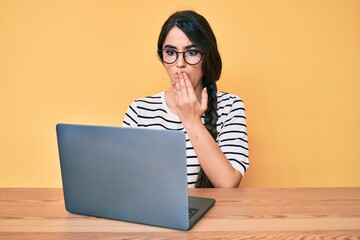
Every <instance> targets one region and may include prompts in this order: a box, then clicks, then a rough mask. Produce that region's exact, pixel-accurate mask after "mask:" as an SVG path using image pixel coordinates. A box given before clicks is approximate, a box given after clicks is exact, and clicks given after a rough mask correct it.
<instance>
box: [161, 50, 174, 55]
mask: <svg viewBox="0 0 360 240" xmlns="http://www.w3.org/2000/svg"><path fill="white" fill-rule="evenodd" d="M164 52H165V53H166V54H167V55H168V56H174V55H175V54H176V51H175V50H172V49H165V50H164Z"/></svg>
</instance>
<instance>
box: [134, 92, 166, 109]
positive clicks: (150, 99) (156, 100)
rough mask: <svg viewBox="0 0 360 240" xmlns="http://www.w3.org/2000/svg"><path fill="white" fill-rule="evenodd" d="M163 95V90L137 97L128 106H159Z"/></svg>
mask: <svg viewBox="0 0 360 240" xmlns="http://www.w3.org/2000/svg"><path fill="white" fill-rule="evenodd" d="M163 96H164V92H160V93H157V94H154V95H151V96H146V97H141V98H137V99H135V100H134V101H133V102H132V103H131V105H130V106H132V107H133V108H137V107H149V106H159V105H162V103H163Z"/></svg>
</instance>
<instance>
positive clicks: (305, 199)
mask: <svg viewBox="0 0 360 240" xmlns="http://www.w3.org/2000/svg"><path fill="white" fill-rule="evenodd" d="M189 192H190V194H191V195H194V196H202V197H211V198H215V199H216V204H215V206H214V207H213V208H212V209H210V211H209V212H208V213H207V214H206V215H205V216H204V217H203V218H202V219H201V220H200V222H198V223H197V224H196V225H195V227H194V228H193V229H192V230H190V231H187V232H185V231H178V230H172V229H166V228H160V227H152V226H146V225H141V224H134V223H127V222H121V221H114V220H107V219H101V218H95V217H87V216H81V215H75V214H71V213H68V212H67V211H66V210H65V208H64V200H63V195H62V189H6V188H3V189H0V239H360V188H297V189H190V190H189Z"/></svg>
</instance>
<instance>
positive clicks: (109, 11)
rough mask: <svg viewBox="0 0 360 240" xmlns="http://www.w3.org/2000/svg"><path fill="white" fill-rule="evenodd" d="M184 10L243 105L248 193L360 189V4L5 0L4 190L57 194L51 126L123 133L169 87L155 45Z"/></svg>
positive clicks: (0, 113)
mask: <svg viewBox="0 0 360 240" xmlns="http://www.w3.org/2000/svg"><path fill="white" fill-rule="evenodd" d="M180 9H195V10H196V11H198V12H199V13H202V14H203V15H204V16H205V17H206V18H207V19H208V20H209V22H210V24H211V25H212V27H213V29H214V31H215V34H216V35H217V38H218V42H219V47H220V51H221V55H222V58H223V63H224V69H223V70H224V71H223V75H222V78H221V81H220V82H219V88H220V89H221V90H224V91H230V92H232V93H235V94H237V95H240V96H241V97H242V98H243V99H244V101H245V104H246V107H247V117H248V131H249V141H250V158H251V167H250V168H249V170H248V172H247V174H246V176H245V179H244V181H243V183H242V186H243V187H306V186H360V174H359V172H360V150H359V149H360V148H359V147H360V146H359V145H360V124H359V123H360V1H358V0H353V1H351V0H345V1H339V0H315V1H310V0H309V1H305V0H303V1H295V0H294V1H292V0H290V1H287V0H284V1H281V0H273V1H262V0H255V1H250V0H248V1H232V0H222V1H209V0H197V1H190V0H183V1H167V0H156V1H147V0H137V1H102V0H94V1H88V0H82V1H73V0H67V1H49V0H43V1H40V0H32V1H21V0H17V1H12V0H0V187H60V186H61V177H60V169H59V159H58V153H57V145H56V135H55V125H56V123H58V122H68V123H85V124H101V125H120V124H121V122H122V118H123V115H124V112H125V110H126V107H127V105H128V104H130V102H131V101H132V100H133V99H134V98H137V97H141V96H144V95H150V94H153V93H157V92H159V91H161V90H163V89H164V88H167V87H168V79H167V77H166V73H165V71H164V70H163V69H162V66H161V64H160V63H159V62H158V60H157V55H156V40H157V35H158V33H159V30H160V27H161V25H162V23H163V21H164V20H165V19H166V18H167V17H168V16H169V15H170V14H171V13H172V12H173V11H175V10H180Z"/></svg>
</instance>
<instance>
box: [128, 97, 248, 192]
mask: <svg viewBox="0 0 360 240" xmlns="http://www.w3.org/2000/svg"><path fill="white" fill-rule="evenodd" d="M217 97H218V99H217V101H218V107H217V112H218V116H219V118H218V121H217V131H218V137H217V139H216V142H217V144H218V146H219V147H220V149H221V150H222V152H223V153H224V155H225V156H226V157H227V159H228V160H229V161H230V163H231V165H232V166H233V167H234V168H235V169H237V170H238V171H239V172H240V173H241V174H242V175H244V173H245V171H246V169H247V168H248V166H249V157H248V139H247V133H246V117H245V108H244V103H243V101H242V100H241V99H240V98H239V97H238V96H236V95H233V94H229V93H224V92H218V93H217ZM202 122H203V123H204V116H202ZM123 127H148V128H155V129H167V130H178V131H183V132H185V135H186V156H187V179H188V187H189V188H192V187H194V186H195V183H196V179H197V177H198V174H199V171H200V164H199V161H198V159H197V156H196V154H195V151H194V148H193V147H192V145H191V142H190V140H189V137H188V135H187V134H186V131H185V129H184V126H183V125H182V123H181V121H180V119H179V117H178V116H176V115H175V114H173V113H172V112H171V111H170V110H169V108H168V106H167V104H166V102H165V92H161V93H158V94H156V95H153V96H150V97H144V98H140V99H137V100H135V101H134V102H133V103H132V104H131V105H130V106H129V107H128V109H127V112H126V114H125V118H124V121H123Z"/></svg>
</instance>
